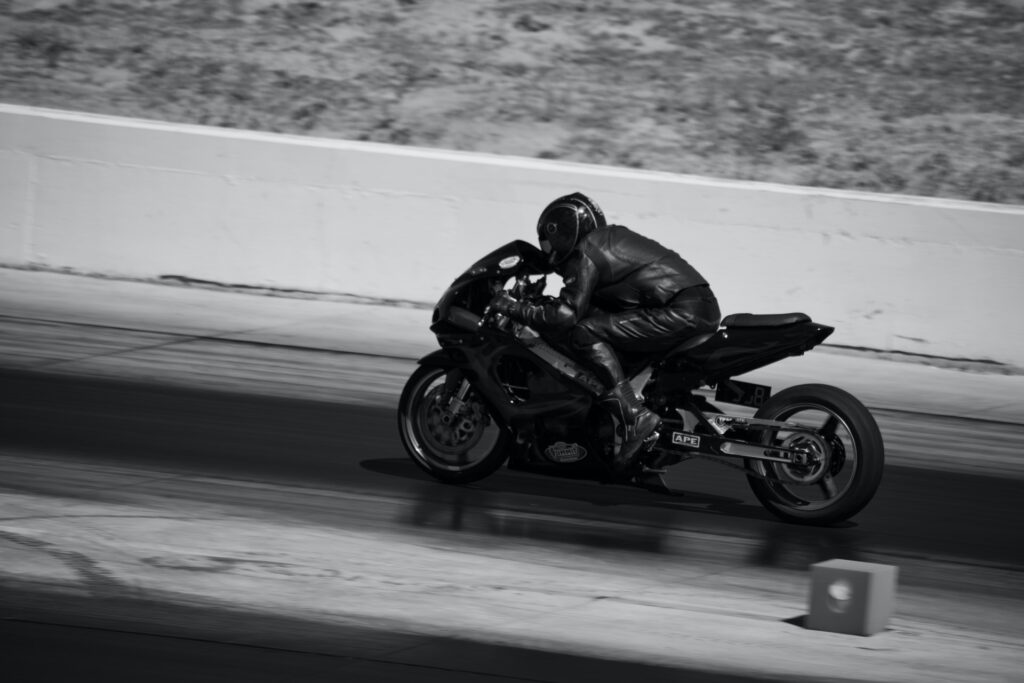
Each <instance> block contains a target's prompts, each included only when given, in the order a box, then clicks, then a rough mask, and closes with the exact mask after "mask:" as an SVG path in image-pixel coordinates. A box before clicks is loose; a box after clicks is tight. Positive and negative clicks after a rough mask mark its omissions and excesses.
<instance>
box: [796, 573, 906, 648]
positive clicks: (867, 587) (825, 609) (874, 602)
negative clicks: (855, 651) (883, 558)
mask: <svg viewBox="0 0 1024 683" xmlns="http://www.w3.org/2000/svg"><path fill="white" fill-rule="evenodd" d="M896 575H897V568H896V567H894V566H892V565H887V564H873V563H870V562H855V561H853V560H829V561H827V562H819V563H818V564H814V565H811V595H810V607H809V612H808V615H807V622H806V626H807V628H809V629H813V630H816V631H834V632H836V633H848V634H851V635H861V636H870V635H874V634H875V633H878V632H879V631H884V630H885V628H886V625H887V624H888V623H889V618H890V617H891V616H892V612H893V605H894V603H895V601H896Z"/></svg>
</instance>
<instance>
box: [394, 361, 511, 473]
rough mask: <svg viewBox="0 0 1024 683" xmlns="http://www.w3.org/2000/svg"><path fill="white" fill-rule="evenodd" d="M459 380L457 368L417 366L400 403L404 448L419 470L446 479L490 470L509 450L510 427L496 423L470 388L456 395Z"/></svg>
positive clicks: (400, 428)
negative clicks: (461, 395)
mask: <svg viewBox="0 0 1024 683" xmlns="http://www.w3.org/2000/svg"><path fill="white" fill-rule="evenodd" d="M451 373H457V375H454V374H451ZM461 384H462V373H461V372H460V371H459V370H456V369H449V368H440V367H420V368H418V369H417V370H416V371H415V372H414V373H413V374H412V376H411V377H410V378H409V380H408V381H407V382H406V384H405V389H403V391H402V396H401V398H400V399H399V402H398V433H399V435H400V436H401V438H402V444H403V445H404V446H405V450H406V452H407V453H408V454H409V457H410V458H411V459H412V461H413V462H414V463H416V465H418V466H419V467H420V469H422V470H423V471H424V472H426V473H427V474H429V475H430V476H432V477H434V478H435V479H438V480H439V481H443V482H445V483H447V484H467V483H470V482H473V481H478V480H480V479H483V478H484V477H487V476H489V475H491V474H493V473H494V472H495V471H496V470H497V469H498V468H500V467H501V466H502V465H503V464H504V463H505V460H506V459H507V458H508V454H509V450H510V449H509V447H508V446H509V443H510V437H509V435H508V432H506V430H504V429H502V428H501V427H500V426H499V425H498V424H496V423H495V421H494V419H493V418H492V417H491V414H490V409H489V408H488V406H487V404H486V403H484V401H483V400H482V399H481V398H480V397H479V396H478V395H477V393H476V391H475V390H474V389H472V388H470V389H469V391H468V392H467V393H466V394H465V396H464V397H463V399H461V401H460V400H459V399H458V397H457V395H456V394H457V387H459V386H460V385H461ZM453 387H454V388H453Z"/></svg>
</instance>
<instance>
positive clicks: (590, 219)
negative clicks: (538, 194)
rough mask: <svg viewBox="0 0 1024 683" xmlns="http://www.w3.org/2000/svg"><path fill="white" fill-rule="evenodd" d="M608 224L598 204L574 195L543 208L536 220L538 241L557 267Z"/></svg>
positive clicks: (583, 196)
mask: <svg viewBox="0 0 1024 683" xmlns="http://www.w3.org/2000/svg"><path fill="white" fill-rule="evenodd" d="M605 225H607V223H605V220H604V212H603V211H601V207H600V206H598V205H597V202H595V201H594V200H593V199H591V198H590V197H588V196H587V195H585V194H582V193H580V192H574V193H573V194H568V195H565V196H564V197H559V198H558V199H556V200H555V201H553V202H551V203H550V204H548V205H547V206H546V207H544V210H543V211H541V214H540V218H538V219H537V239H538V241H539V242H540V248H541V249H543V250H544V253H546V254H548V261H549V263H550V264H551V265H553V266H556V265H558V264H559V263H561V262H562V261H564V260H565V259H567V258H568V257H569V254H570V253H572V250H573V249H575V248H576V245H577V244H579V241H580V240H581V239H583V238H584V237H586V236H587V235H588V234H590V233H591V232H593V231H594V230H596V229H598V228H603V227H605Z"/></svg>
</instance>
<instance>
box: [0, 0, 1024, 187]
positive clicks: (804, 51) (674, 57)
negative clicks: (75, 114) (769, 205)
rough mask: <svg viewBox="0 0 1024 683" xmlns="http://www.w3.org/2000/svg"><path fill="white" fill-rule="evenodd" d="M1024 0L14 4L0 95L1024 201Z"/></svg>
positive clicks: (7, 1) (218, 122) (10, 3)
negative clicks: (1022, 46)
mask: <svg viewBox="0 0 1024 683" xmlns="http://www.w3.org/2000/svg"><path fill="white" fill-rule="evenodd" d="M1021 45H1024V0H1002V1H1000V0H901V1H900V2H896V3H894V2H891V0H859V1H858V2H846V1H845V0H816V1H814V2H811V1H809V0H808V1H806V2H801V1H799V0H762V1H761V2H757V3H751V2H746V1H745V0H702V1H692V2H672V3H669V2H663V1H661V0H604V1H601V2H590V1H586V0H575V1H570V2H525V1H519V2H506V1H499V0H474V1H473V2H466V1H463V0H346V1H340V0H335V1H328V0H322V1H320V2H313V1H305V2H295V1H291V2H288V1H281V2H271V1H269V0H225V1H224V2H208V1H207V0H133V1H132V2H127V1H122V2H118V1H116V0H0V100H2V101H6V102H13V103H21V104H30V105H38V106H47V107H57V108H65V109H77V110H84V111H91V112H100V113H108V114H120V115H126V116H139V117H145V118H154V119H162V120H168V121H181V122H189V123H202V124H208V125H214V126H225V127H234V128H250V129H256V130H267V131H278V132H287V133H296V134H302V135H317V136H324V137H339V138H350V139H361V140H375V141H382V142H391V143H397V144H409V145H421V146H428V147H442V148H449V149H464V150H477V151H486V152H496V153H505V154H518V155H525V156H536V157H543V158H557V159H568V160H572V161H582V162H590V163H598V164H613V165H621V166H631V167H637V168H649V169H657V170H665V171H673V172H682V173H697V174H704V175H712V176H719V177H727V178H743V179H753V180H767V181H775V182H784V183H794V184H803V185H815V186H825V187H839V188H850V189H863V190H870V191H877V192H897V193H905V194H917V195H925V196H939V197H954V198H962V199H972V200H979V201H992V202H1006V203H1024V49H1022V48H1021Z"/></svg>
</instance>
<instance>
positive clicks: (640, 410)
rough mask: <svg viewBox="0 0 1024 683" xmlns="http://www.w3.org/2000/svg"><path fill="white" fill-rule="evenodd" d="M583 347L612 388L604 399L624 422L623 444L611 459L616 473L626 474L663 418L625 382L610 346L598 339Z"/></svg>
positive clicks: (620, 367)
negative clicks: (645, 403) (641, 400)
mask: <svg viewBox="0 0 1024 683" xmlns="http://www.w3.org/2000/svg"><path fill="white" fill-rule="evenodd" d="M580 350H581V351H582V352H583V355H585V356H586V357H587V359H588V360H590V361H591V363H592V364H593V365H594V368H595V369H596V370H598V371H599V375H600V376H601V379H602V380H604V382H605V385H606V386H609V387H611V389H610V390H609V391H607V392H606V393H605V394H604V395H603V396H602V397H601V400H602V402H607V404H608V407H609V408H610V409H611V410H613V411H615V413H616V415H617V416H618V418H619V422H620V424H621V425H622V444H621V446H620V447H619V451H618V453H616V454H615V457H614V459H613V461H612V469H613V470H614V471H615V474H617V475H622V474H625V473H626V472H627V471H628V470H629V468H630V466H631V465H632V464H633V461H634V459H635V458H636V454H637V451H639V450H640V447H641V446H643V445H644V441H645V440H646V439H648V438H649V437H650V436H651V435H652V434H653V433H654V431H655V430H657V429H658V427H659V426H660V425H661V418H659V417H658V416H657V415H655V414H654V413H652V412H651V411H650V410H648V408H647V406H645V405H644V404H643V403H641V402H640V399H639V398H637V395H636V393H635V392H634V391H633V387H632V386H631V385H630V384H629V382H627V381H626V376H625V373H624V372H623V371H622V365H621V364H620V363H619V357H618V355H617V354H616V353H615V350H614V349H613V348H612V347H611V345H609V344H608V343H607V342H598V343H596V344H589V345H585V346H583V348H581V349H580Z"/></svg>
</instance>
